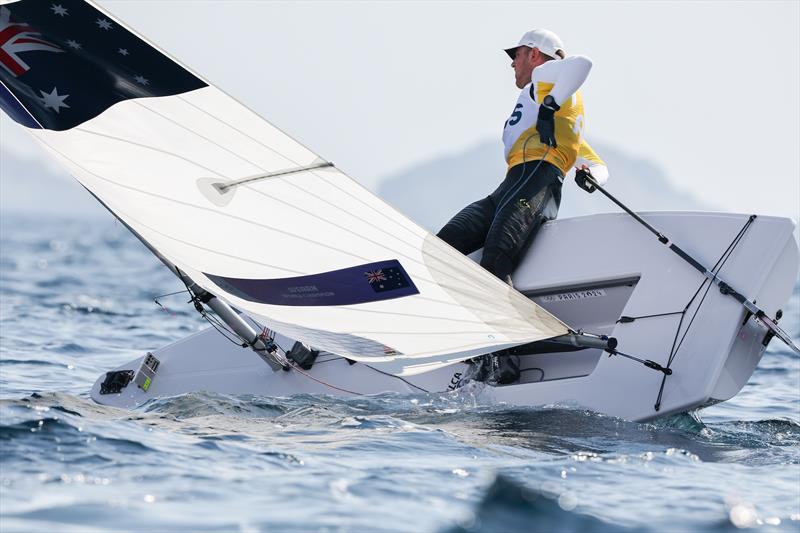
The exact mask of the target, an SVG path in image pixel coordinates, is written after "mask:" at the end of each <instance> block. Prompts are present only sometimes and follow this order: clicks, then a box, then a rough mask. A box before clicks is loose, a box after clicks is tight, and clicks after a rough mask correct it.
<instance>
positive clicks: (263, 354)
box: [84, 187, 286, 371]
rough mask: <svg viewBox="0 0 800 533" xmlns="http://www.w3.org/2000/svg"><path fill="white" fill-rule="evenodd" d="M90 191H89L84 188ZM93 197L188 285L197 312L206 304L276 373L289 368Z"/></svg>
mask: <svg viewBox="0 0 800 533" xmlns="http://www.w3.org/2000/svg"><path fill="white" fill-rule="evenodd" d="M84 188H86V187H84ZM86 190H87V191H89V194H91V195H92V196H94V198H95V199H96V200H97V201H98V202H100V205H102V206H103V207H105V208H106V209H107V210H108V212H109V213H111V214H112V215H113V216H114V218H116V219H117V220H119V222H120V223H121V224H122V225H123V226H125V227H126V228H127V229H128V231H130V232H131V233H132V234H133V235H134V236H135V237H136V238H137V239H139V242H141V243H142V244H143V245H144V246H145V247H146V248H147V249H148V250H150V252H151V253H152V254H153V255H155V256H156V257H157V258H158V259H159V261H161V262H162V263H163V264H164V266H166V267H167V268H168V269H169V271H170V272H172V273H173V274H175V276H177V278H178V279H179V280H181V282H182V283H183V284H184V285H186V289H187V290H188V291H189V292H190V293H191V294H192V300H193V301H194V302H195V308H196V309H197V310H198V312H201V313H202V312H203V309H202V304H206V305H207V306H208V307H209V308H210V309H211V310H212V311H214V313H215V314H216V315H217V316H218V317H219V319H220V320H222V321H223V322H224V323H225V324H226V325H227V326H228V327H229V328H231V329H232V330H233V332H234V333H235V334H236V335H238V336H239V338H241V339H242V341H243V342H244V343H245V344H246V345H247V346H249V347H250V349H252V350H253V351H254V352H256V354H258V356H259V357H260V358H261V359H262V360H263V361H264V362H265V363H267V364H268V365H269V366H270V368H272V370H273V371H278V370H282V369H284V368H286V363H284V362H281V361H280V360H279V359H278V357H277V356H276V355H277V353H278V347H277V346H276V345H275V343H273V342H271V341H269V340H266V339H264V338H262V337H261V335H260V334H259V333H258V332H257V331H256V330H255V329H253V327H252V326H251V325H250V324H248V323H247V322H246V321H245V320H244V319H243V318H242V317H241V316H240V315H239V313H238V312H237V311H236V310H235V309H234V308H233V307H231V306H230V305H228V304H227V303H225V302H224V301H222V300H220V299H219V298H217V297H216V296H214V295H213V294H211V293H210V292H208V291H207V290H206V289H204V288H203V287H201V286H200V285H198V284H197V283H195V281H194V280H193V279H192V278H191V277H189V276H188V275H187V274H186V273H185V272H183V271H181V269H179V268H178V267H177V266H175V265H174V264H173V263H172V262H171V261H170V260H169V259H167V258H166V257H164V256H163V255H162V254H161V252H159V251H158V250H157V249H156V248H155V247H154V246H153V245H152V244H150V243H149V242H147V240H146V239H145V238H144V237H142V236H141V235H140V234H139V233H138V232H137V231H136V230H134V229H133V228H132V227H130V226H129V225H128V224H127V223H126V222H125V221H124V220H123V219H122V218H121V217H119V216H117V214H116V213H114V211H113V210H112V209H111V208H110V207H108V205H106V204H105V202H103V201H102V200H101V199H100V198H98V197H97V195H96V194H94V193H93V192H92V191H90V190H89V189H86Z"/></svg>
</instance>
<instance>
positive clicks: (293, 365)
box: [264, 326, 364, 396]
mask: <svg viewBox="0 0 800 533" xmlns="http://www.w3.org/2000/svg"><path fill="white" fill-rule="evenodd" d="M264 329H267V327H266V326H264ZM270 331H271V330H270ZM273 338H274V332H273ZM275 346H277V347H278V348H280V349H281V350H282V351H283V353H286V350H284V349H283V348H282V347H281V346H280V345H278V343H275ZM283 359H284V360H285V361H286V362H287V363H288V364H289V366H290V367H291V368H292V369H293V370H296V371H297V372H299V373H300V374H302V375H303V376H305V377H307V378H309V379H311V380H314V381H316V382H317V383H320V384H322V385H325V386H326V387H330V388H332V389H336V390H338V391H341V392H346V393H348V394H353V395H355V396H364V394H363V393H361V392H355V391H351V390H348V389H344V388H342V387H337V386H336V385H331V384H330V383H328V382H326V381H323V380H321V379H317V378H315V377H314V376H312V375H311V374H308V373H306V372H305V371H304V370H303V369H302V368H300V365H298V364H297V362H296V361H294V360H292V359H289V358H288V357H285V358H283Z"/></svg>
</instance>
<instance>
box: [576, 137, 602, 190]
mask: <svg viewBox="0 0 800 533" xmlns="http://www.w3.org/2000/svg"><path fill="white" fill-rule="evenodd" d="M575 166H576V167H577V169H578V170H577V171H576V172H575V183H577V184H578V186H579V187H580V188H581V189H583V190H585V191H586V192H594V189H595V188H594V186H592V185H590V184H589V183H588V182H586V181H585V180H583V179H582V178H581V172H580V170H581V169H584V170H588V171H589V172H590V173H591V174H592V177H593V178H594V180H595V181H596V182H597V184H598V185H601V186H602V185H605V184H606V182H607V181H608V178H609V173H608V167H607V166H606V163H605V161H603V160H602V159H600V156H599V155H597V152H595V151H594V150H593V149H592V147H591V146H589V143H587V142H586V140H585V139H582V140H581V145H580V147H579V148H578V158H577V159H576V160H575Z"/></svg>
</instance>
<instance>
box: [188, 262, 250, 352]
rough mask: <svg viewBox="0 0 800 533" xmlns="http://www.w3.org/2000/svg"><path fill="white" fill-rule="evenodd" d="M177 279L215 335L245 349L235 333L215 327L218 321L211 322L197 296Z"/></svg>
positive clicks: (246, 344)
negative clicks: (215, 332)
mask: <svg viewBox="0 0 800 533" xmlns="http://www.w3.org/2000/svg"><path fill="white" fill-rule="evenodd" d="M175 268H176V270H177V271H178V274H180V273H181V271H180V269H178V267H175ZM178 279H180V280H181V283H183V285H184V287H186V291H187V292H188V293H189V294H190V295H192V299H191V300H190V302H194V303H195V309H196V310H197V312H198V313H200V316H202V317H203V318H204V319H205V320H206V321H207V322H208V323H209V324H211V327H213V328H214V329H215V330H216V331H217V333H219V334H220V335H222V336H223V337H224V338H225V339H227V340H228V341H230V342H231V343H233V344H235V345H237V346H239V347H241V348H245V347H247V346H248V343H247V342H246V341H245V340H244V339H242V338H241V337H239V336H238V335H236V333H235V332H233V331H230V330H229V329H227V328H226V327H225V326H222V329H220V328H219V327H217V324H216V323H215V322H219V321H218V320H216V319H215V321H212V320H211V317H210V316H209V315H208V313H207V312H206V311H205V309H204V308H203V307H202V303H201V302H200V299H199V298H198V297H197V295H196V294H195V293H194V292H193V291H192V289H191V288H190V287H189V285H188V284H187V283H186V281H185V280H184V279H183V276H181V275H179V276H178ZM198 303H200V305H199V309H198V306H197V304H198ZM226 331H227V332H228V333H230V334H231V335H233V337H229V336H228V335H227V334H226V333H225V332H226ZM235 338H238V339H239V340H240V341H241V342H237V341H236V340H235Z"/></svg>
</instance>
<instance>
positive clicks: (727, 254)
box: [667, 222, 750, 368]
mask: <svg viewBox="0 0 800 533" xmlns="http://www.w3.org/2000/svg"><path fill="white" fill-rule="evenodd" d="M749 225H750V222H748V223H747V224H745V227H744V228H743V229H746V228H747V227H748V226H749ZM743 235H744V232H743V231H740V232H739V234H738V235H737V236H736V238H735V239H734V242H733V243H731V245H730V246H728V248H727V250H726V251H725V254H724V259H722V258H721V259H720V261H717V265H719V268H717V265H714V269H712V273H714V274H715V275H716V274H717V273H718V272H721V271H722V267H723V266H725V263H727V262H728V259H730V257H731V255H733V250H734V248H735V245H738V244H739V241H740V240H741V238H742V236H743ZM714 270H716V272H714ZM712 285H713V284H712V283H711V282H710V280H709V284H708V287H707V288H706V292H705V293H704V294H703V298H702V299H701V300H700V303H698V304H697V308H696V309H695V311H694V314H693V315H692V319H691V321H690V322H689V325H688V326H686V331H684V333H683V336H682V337H681V340H680V342H679V343H678V346H677V347H676V348H675V352H674V353H673V354H671V355H670V358H669V360H668V361H667V368H669V365H671V364H672V361H673V360H674V359H675V357H676V356H677V354H678V350H680V348H681V345H682V344H683V341H684V339H686V335H687V334H688V333H689V328H691V327H692V322H694V319H695V318H696V317H697V314H698V313H699V312H700V306H701V305H703V301H704V300H705V298H706V296H707V295H708V291H709V290H711V287H712Z"/></svg>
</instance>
